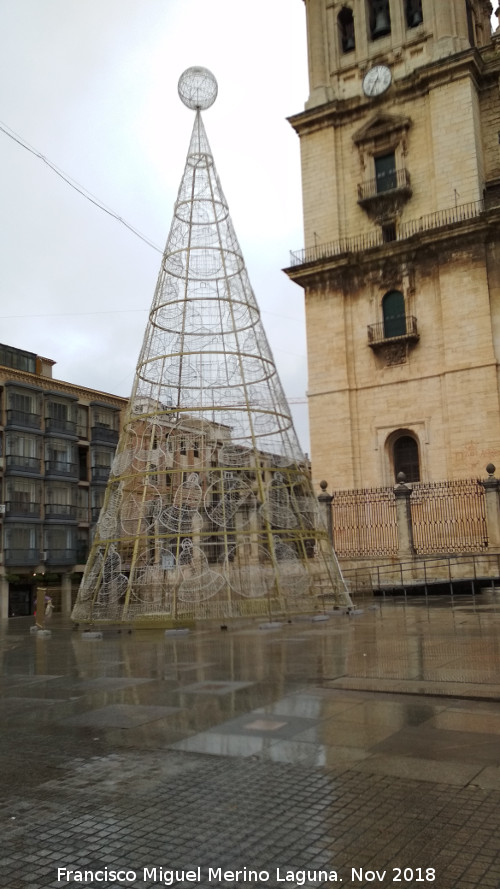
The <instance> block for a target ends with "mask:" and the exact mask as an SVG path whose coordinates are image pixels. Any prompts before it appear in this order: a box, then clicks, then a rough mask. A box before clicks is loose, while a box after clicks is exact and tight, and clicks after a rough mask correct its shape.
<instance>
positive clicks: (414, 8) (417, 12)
mask: <svg viewBox="0 0 500 889" xmlns="http://www.w3.org/2000/svg"><path fill="white" fill-rule="evenodd" d="M423 20H424V16H423V13H422V0H406V24H407V26H408V28H417V27H418V25H421V24H422V22H423Z"/></svg>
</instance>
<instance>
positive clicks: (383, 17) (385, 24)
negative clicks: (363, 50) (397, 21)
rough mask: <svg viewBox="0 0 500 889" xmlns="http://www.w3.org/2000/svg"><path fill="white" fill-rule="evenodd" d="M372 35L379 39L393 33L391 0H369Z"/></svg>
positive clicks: (373, 38) (374, 38) (372, 37)
mask: <svg viewBox="0 0 500 889" xmlns="http://www.w3.org/2000/svg"><path fill="white" fill-rule="evenodd" d="M368 10H369V22H370V37H371V39H372V40H378V38H379V37H385V35H386V34H390V33H391V13H390V10H389V0H368Z"/></svg>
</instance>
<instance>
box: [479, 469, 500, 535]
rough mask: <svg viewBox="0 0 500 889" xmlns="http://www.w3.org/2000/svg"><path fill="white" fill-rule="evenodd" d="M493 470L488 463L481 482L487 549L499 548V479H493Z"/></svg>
mask: <svg viewBox="0 0 500 889" xmlns="http://www.w3.org/2000/svg"><path fill="white" fill-rule="evenodd" d="M495 470H496V466H494V465H493V463H488V465H487V467H486V472H487V473H488V478H487V479H485V480H484V482H481V484H482V486H483V488H484V501H485V513H486V529H487V532H488V547H500V509H499V492H500V479H498V478H495Z"/></svg>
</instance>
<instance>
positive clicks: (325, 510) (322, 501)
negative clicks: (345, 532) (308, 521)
mask: <svg viewBox="0 0 500 889" xmlns="http://www.w3.org/2000/svg"><path fill="white" fill-rule="evenodd" d="M319 486H320V488H321V494H320V495H319V497H318V503H319V508H320V511H321V516H322V519H323V522H324V523H325V526H326V528H327V530H328V534H329V537H330V540H331V541H332V543H333V522H332V500H333V494H328V493H327V490H326V489H327V487H328V482H325V481H322V482H320V483H319Z"/></svg>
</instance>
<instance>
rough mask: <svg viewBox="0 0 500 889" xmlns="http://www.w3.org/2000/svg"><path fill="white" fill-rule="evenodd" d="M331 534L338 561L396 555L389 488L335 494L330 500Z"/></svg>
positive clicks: (391, 496) (394, 508)
mask: <svg viewBox="0 0 500 889" xmlns="http://www.w3.org/2000/svg"><path fill="white" fill-rule="evenodd" d="M332 532H333V544H334V547H335V550H336V552H337V555H338V556H339V557H340V558H350V557H353V556H391V555H396V553H397V551H398V528H397V521H396V499H395V497H394V491H393V489H392V488H365V489H363V490H358V491H336V492H335V493H334V495H333V500H332Z"/></svg>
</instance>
